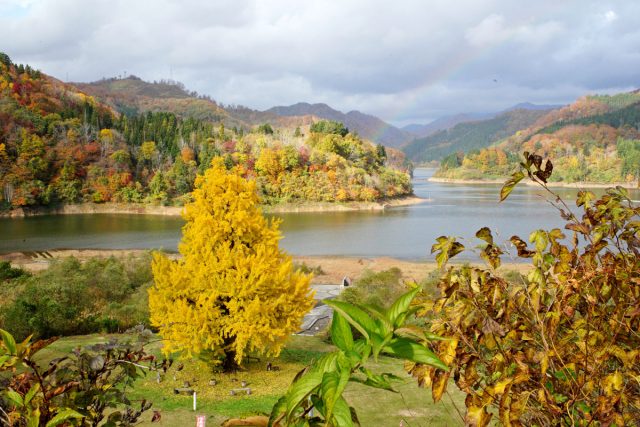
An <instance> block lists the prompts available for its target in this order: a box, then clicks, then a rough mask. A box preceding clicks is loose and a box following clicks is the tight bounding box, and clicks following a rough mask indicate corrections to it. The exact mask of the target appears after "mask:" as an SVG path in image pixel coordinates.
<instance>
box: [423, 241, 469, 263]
mask: <svg viewBox="0 0 640 427" xmlns="http://www.w3.org/2000/svg"><path fill="white" fill-rule="evenodd" d="M436 241H437V242H438V243H436V244H434V245H433V246H431V253H434V252H437V254H436V262H437V264H438V268H442V266H443V265H444V264H446V262H447V261H448V260H449V259H450V258H453V257H454V256H456V255H458V254H459V253H460V252H462V251H463V250H464V245H463V244H462V243H459V242H457V241H456V238H455V237H447V236H440V237H438V238H437V239H436Z"/></svg>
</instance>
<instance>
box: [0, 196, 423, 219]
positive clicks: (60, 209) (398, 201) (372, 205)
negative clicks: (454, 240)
mask: <svg viewBox="0 0 640 427" xmlns="http://www.w3.org/2000/svg"><path fill="white" fill-rule="evenodd" d="M425 201H426V199H422V198H420V197H416V196H413V195H410V196H402V197H397V198H392V199H386V200H381V201H378V202H345V203H329V202H309V203H284V204H280V205H275V206H269V205H263V206H262V210H263V212H265V213H289V212H339V211H363V210H384V209H386V208H390V207H396V206H409V205H416V204H418V203H422V202H425ZM183 209H184V208H183V207H182V206H154V205H145V204H129V203H101V204H96V203H82V204H75V205H62V206H56V207H40V208H34V209H14V210H12V211H9V212H0V217H15V218H19V217H25V216H37V215H75V214H139V215H164V216H180V214H181V213H182V210H183Z"/></svg>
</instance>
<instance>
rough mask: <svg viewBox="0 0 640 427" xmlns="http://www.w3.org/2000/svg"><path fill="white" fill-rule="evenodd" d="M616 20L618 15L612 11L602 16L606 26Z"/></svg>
mask: <svg viewBox="0 0 640 427" xmlns="http://www.w3.org/2000/svg"><path fill="white" fill-rule="evenodd" d="M616 19H618V15H617V14H616V13H615V12H614V11H613V10H609V11H607V12H606V13H605V14H604V22H606V23H607V24H610V23H612V22H613V21H615V20H616Z"/></svg>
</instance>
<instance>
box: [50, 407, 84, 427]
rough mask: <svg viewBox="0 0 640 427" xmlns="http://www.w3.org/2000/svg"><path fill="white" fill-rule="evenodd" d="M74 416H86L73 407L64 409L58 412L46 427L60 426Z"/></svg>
mask: <svg viewBox="0 0 640 427" xmlns="http://www.w3.org/2000/svg"><path fill="white" fill-rule="evenodd" d="M72 418H75V419H80V418H84V415H82V414H81V413H79V412H76V411H74V410H73V409H63V410H62V411H60V412H58V413H57V414H56V416H55V417H53V418H52V419H51V420H49V422H48V423H47V426H46V427H55V426H59V425H60V424H62V423H64V422H65V421H67V420H70V419H72Z"/></svg>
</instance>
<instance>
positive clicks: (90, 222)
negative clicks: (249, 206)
mask: <svg viewBox="0 0 640 427" xmlns="http://www.w3.org/2000/svg"><path fill="white" fill-rule="evenodd" d="M433 172H434V170H433V169H416V171H415V174H414V192H415V194H416V195H417V196H419V197H423V198H427V199H429V201H425V202H424V203H421V204H418V205H413V206H406V207H395V208H390V209H387V210H384V211H359V212H353V211H351V212H318V213H291V214H278V215H277V216H278V217H280V218H282V220H283V222H282V225H281V231H282V234H283V236H284V238H283V239H282V242H281V243H282V247H283V248H284V249H286V250H287V251H289V252H290V253H291V254H294V255H344V256H357V257H377V256H391V257H396V258H405V259H422V260H424V259H427V258H431V256H430V255H429V250H430V248H431V245H432V244H433V243H434V241H435V239H436V237H438V236H441V235H455V236H460V237H462V238H464V239H468V240H467V242H463V243H465V245H466V246H467V247H473V246H475V245H476V244H477V240H476V239H475V238H473V236H474V234H475V232H476V231H477V230H478V229H479V228H481V227H483V226H488V227H490V228H491V229H492V230H493V231H494V236H495V237H496V238H497V241H498V242H501V243H502V242H505V241H508V239H509V237H511V236H512V235H514V234H519V235H520V236H521V237H523V238H526V237H527V236H528V234H529V232H531V231H533V230H535V229H538V228H552V227H558V226H562V224H563V223H562V221H561V219H560V217H559V216H558V214H557V212H556V211H555V209H554V208H553V207H551V206H550V205H549V203H548V202H546V201H545V199H544V198H543V197H542V196H543V194H544V191H543V190H542V189H539V188H537V187H531V186H525V185H521V186H519V187H517V188H516V189H515V190H514V192H513V193H512V194H511V196H510V197H509V199H507V200H506V201H505V202H503V203H498V194H499V191H500V185H497V184H469V185H467V184H448V183H434V182H429V181H427V179H428V177H430V176H431V175H432V174H433ZM554 191H557V192H558V193H560V194H561V195H562V196H563V197H564V198H565V200H567V202H568V203H569V205H570V206H572V205H573V200H574V198H575V194H576V192H577V191H576V190H574V189H563V188H561V189H556V190H554ZM601 192H602V190H600V193H601ZM632 198H633V199H636V200H637V199H640V192H638V191H636V190H634V191H633V193H632ZM182 224H183V221H182V220H181V219H180V218H177V217H166V216H154V215H128V214H119V215H118V214H93V215H47V216H38V217H29V218H16V219H13V218H0V253H6V252H13V251H34V250H36V251H42V250H51V249H88V248H92V249H147V248H158V249H160V248H162V249H166V250H171V251H173V250H176V248H177V243H178V240H179V239H180V227H181V226H182ZM462 259H475V256H473V254H468V255H466V256H464V257H462Z"/></svg>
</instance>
